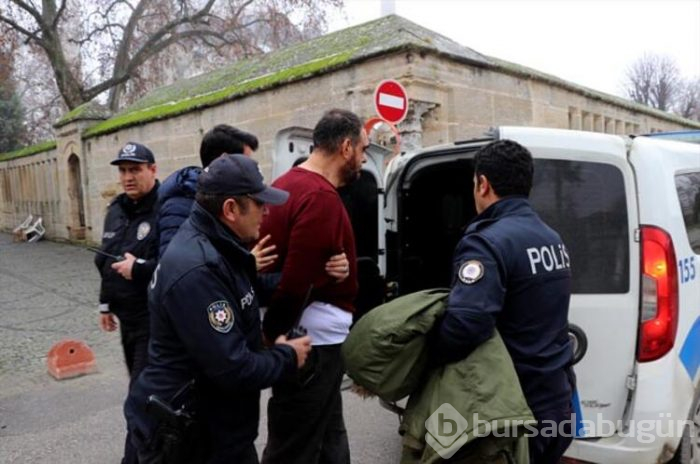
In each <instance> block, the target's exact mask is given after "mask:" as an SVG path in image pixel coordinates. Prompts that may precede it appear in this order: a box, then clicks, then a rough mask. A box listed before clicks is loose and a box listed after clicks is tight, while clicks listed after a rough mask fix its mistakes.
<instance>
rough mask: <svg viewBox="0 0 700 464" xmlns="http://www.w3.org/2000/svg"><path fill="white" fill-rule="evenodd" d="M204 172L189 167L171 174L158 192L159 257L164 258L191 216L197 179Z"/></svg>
mask: <svg viewBox="0 0 700 464" xmlns="http://www.w3.org/2000/svg"><path fill="white" fill-rule="evenodd" d="M201 172H202V168H200V167H198V166H188V167H186V168H182V169H180V170H178V171H175V172H173V173H172V174H170V175H169V176H168V177H167V179H165V180H164V181H163V185H162V186H161V187H160V190H159V192H158V208H157V209H158V236H159V238H158V240H159V244H158V256H159V257H162V256H163V253H165V249H166V248H167V247H168V244H169V243H170V241H171V240H172V239H173V236H174V235H175V232H177V230H178V229H179V228H180V226H181V225H182V223H183V222H185V219H187V217H188V216H189V215H190V211H191V210H192V204H193V203H194V195H195V193H196V192H197V179H198V178H199V174H200V173H201Z"/></svg>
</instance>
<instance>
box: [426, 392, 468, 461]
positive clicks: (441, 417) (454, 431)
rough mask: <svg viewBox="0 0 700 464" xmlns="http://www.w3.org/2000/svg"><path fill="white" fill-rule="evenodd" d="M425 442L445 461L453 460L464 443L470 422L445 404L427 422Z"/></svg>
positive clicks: (449, 405)
mask: <svg viewBox="0 0 700 464" xmlns="http://www.w3.org/2000/svg"><path fill="white" fill-rule="evenodd" d="M425 428H426V429H427V431H428V432H427V433H426V434H425V441H426V443H428V444H429V445H430V446H432V447H433V449H434V450H435V451H436V452H437V453H438V454H439V455H440V457H441V458H443V459H449V458H451V457H452V456H453V455H454V454H455V453H456V452H457V451H458V450H459V449H460V448H461V447H462V445H464V443H466V442H467V438H468V437H467V435H466V434H465V433H464V431H465V430H467V428H469V422H467V420H466V419H465V418H464V417H463V416H462V415H461V414H460V413H459V412H457V410H456V409H455V408H454V407H453V406H452V405H451V404H449V403H443V404H442V405H440V407H439V408H437V409H436V410H435V412H434V413H432V414H431V415H430V417H428V419H427V420H426V421H425Z"/></svg>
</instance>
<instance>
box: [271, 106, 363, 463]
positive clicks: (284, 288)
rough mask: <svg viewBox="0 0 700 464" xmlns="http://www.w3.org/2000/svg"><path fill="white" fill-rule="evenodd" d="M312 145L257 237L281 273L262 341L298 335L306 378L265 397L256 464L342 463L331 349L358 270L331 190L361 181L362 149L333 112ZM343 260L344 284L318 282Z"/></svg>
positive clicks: (354, 120)
mask: <svg viewBox="0 0 700 464" xmlns="http://www.w3.org/2000/svg"><path fill="white" fill-rule="evenodd" d="M313 139H314V140H313V141H314V150H313V152H312V153H311V156H309V159H308V160H307V161H305V162H304V163H302V164H301V165H299V166H297V167H294V168H292V169H291V170H290V171H288V172H287V173H286V174H284V175H283V176H281V177H280V178H279V179H277V180H276V181H275V182H274V183H273V185H274V186H275V187H277V188H280V189H284V190H286V191H287V192H289V200H288V201H287V203H285V204H284V205H280V206H277V207H271V208H270V213H269V215H268V216H267V218H266V220H265V221H264V223H263V226H262V229H261V234H262V235H263V236H264V235H267V234H271V236H272V242H274V243H275V245H277V251H278V253H279V260H278V262H277V264H276V269H273V271H275V270H276V271H278V272H279V271H281V273H282V277H281V281H280V284H279V286H278V288H277V290H276V291H275V293H274V294H273V296H272V299H271V301H270V304H269V306H268V311H267V314H266V315H265V319H264V321H263V332H264V334H265V336H266V338H267V340H274V339H275V337H277V336H278V335H280V334H284V333H287V332H288V331H289V330H290V329H292V328H293V327H295V326H300V327H303V328H304V329H306V331H307V332H308V334H309V335H310V336H311V343H312V345H313V349H312V354H311V357H310V359H313V362H310V363H307V365H308V367H307V368H306V372H303V373H302V375H301V376H300V377H299V379H297V380H295V381H292V382H286V383H281V384H278V385H275V386H274V387H273V391H272V393H273V395H272V398H271V399H270V402H269V403H268V413H267V417H268V442H267V447H266V448H265V452H264V453H263V463H264V464H276V463H285V464H289V463H303V464H314V463H319V462H323V463H337V464H348V463H349V462H350V450H349V447H348V439H347V432H346V430H345V424H344V421H343V405H342V399H341V396H340V383H341V381H342V378H343V371H344V369H343V363H342V359H341V356H340V346H341V345H342V343H343V341H345V338H346V336H347V334H348V332H349V330H350V325H351V324H352V312H353V310H354V306H353V301H354V300H355V296H356V295H357V268H356V252H355V237H354V235H353V231H352V225H351V224H350V219H349V217H348V214H347V211H346V210H345V207H344V205H343V202H342V201H341V199H340V196H339V195H338V192H337V191H336V188H338V187H340V186H342V185H346V184H349V183H351V182H353V181H354V180H356V179H357V178H358V177H359V176H360V170H361V168H362V163H364V162H365V161H366V157H365V149H366V148H367V146H368V145H369V140H368V139H367V133H366V132H365V131H364V129H363V128H362V123H361V121H360V119H359V118H358V117H357V116H356V115H355V114H353V113H351V112H349V111H345V110H338V109H335V110H331V111H329V112H327V113H326V114H325V115H324V116H323V117H322V118H321V120H320V121H319V122H318V124H317V125H316V128H315V129H314V135H313ZM342 252H345V254H346V255H347V259H348V261H349V265H350V275H349V277H348V278H347V279H345V280H342V281H338V280H335V279H334V278H332V277H330V276H329V275H328V274H327V273H326V271H325V263H326V261H328V258H330V257H331V256H332V255H335V254H338V253H342Z"/></svg>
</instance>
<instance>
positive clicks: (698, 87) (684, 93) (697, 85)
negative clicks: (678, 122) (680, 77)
mask: <svg viewBox="0 0 700 464" xmlns="http://www.w3.org/2000/svg"><path fill="white" fill-rule="evenodd" d="M676 112H677V113H678V114H679V115H681V116H683V117H684V118H688V119H694V120H696V121H700V77H696V78H694V79H686V80H684V81H683V82H682V83H681V85H680V86H679V91H678V96H677V98H676Z"/></svg>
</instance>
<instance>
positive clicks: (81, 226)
mask: <svg viewBox="0 0 700 464" xmlns="http://www.w3.org/2000/svg"><path fill="white" fill-rule="evenodd" d="M68 197H69V198H70V223H69V224H68V226H69V228H70V238H71V239H73V240H84V239H85V205H84V203H83V182H82V178H81V176H80V158H78V156H77V155H76V154H75V153H73V154H71V155H70V156H69V157H68Z"/></svg>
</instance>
